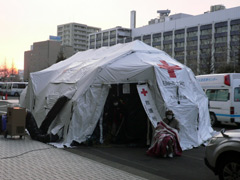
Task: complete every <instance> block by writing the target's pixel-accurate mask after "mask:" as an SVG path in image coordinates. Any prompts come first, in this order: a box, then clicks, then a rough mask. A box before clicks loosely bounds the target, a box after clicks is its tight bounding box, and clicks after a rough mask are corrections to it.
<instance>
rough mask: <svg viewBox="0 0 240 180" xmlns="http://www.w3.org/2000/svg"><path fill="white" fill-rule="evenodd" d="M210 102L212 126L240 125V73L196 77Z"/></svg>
mask: <svg viewBox="0 0 240 180" xmlns="http://www.w3.org/2000/svg"><path fill="white" fill-rule="evenodd" d="M196 78H197V80H198V82H199V83H200V85H201V86H202V88H203V90H204V92H205V93H206V95H207V97H208V100H209V111H210V117H211V123H212V126H215V125H217V124H218V123H221V122H229V123H236V124H237V125H240V73H227V74H208V75H200V76H196Z"/></svg>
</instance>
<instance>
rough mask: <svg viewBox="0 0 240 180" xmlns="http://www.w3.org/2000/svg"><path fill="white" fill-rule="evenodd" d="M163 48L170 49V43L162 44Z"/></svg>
mask: <svg viewBox="0 0 240 180" xmlns="http://www.w3.org/2000/svg"><path fill="white" fill-rule="evenodd" d="M163 49H164V50H169V49H172V44H165V45H164V46H163Z"/></svg>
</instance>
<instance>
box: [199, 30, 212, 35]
mask: <svg viewBox="0 0 240 180" xmlns="http://www.w3.org/2000/svg"><path fill="white" fill-rule="evenodd" d="M211 34H212V29H204V30H201V35H211Z"/></svg>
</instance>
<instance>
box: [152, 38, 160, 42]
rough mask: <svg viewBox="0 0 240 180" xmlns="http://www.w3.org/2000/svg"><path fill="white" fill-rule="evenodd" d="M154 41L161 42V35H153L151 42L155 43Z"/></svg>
mask: <svg viewBox="0 0 240 180" xmlns="http://www.w3.org/2000/svg"><path fill="white" fill-rule="evenodd" d="M156 42H161V37H154V38H153V43H156Z"/></svg>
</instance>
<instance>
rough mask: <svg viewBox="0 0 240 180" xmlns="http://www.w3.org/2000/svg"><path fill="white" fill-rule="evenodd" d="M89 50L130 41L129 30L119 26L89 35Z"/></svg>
mask: <svg viewBox="0 0 240 180" xmlns="http://www.w3.org/2000/svg"><path fill="white" fill-rule="evenodd" d="M89 39H90V40H89V45H88V46H89V49H98V48H100V47H103V46H113V45H115V44H118V43H124V42H127V41H128V42H129V41H132V38H131V30H130V29H127V28H122V27H120V26H118V27H116V28H112V29H107V30H104V31H101V32H98V33H93V34H90V35H89Z"/></svg>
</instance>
